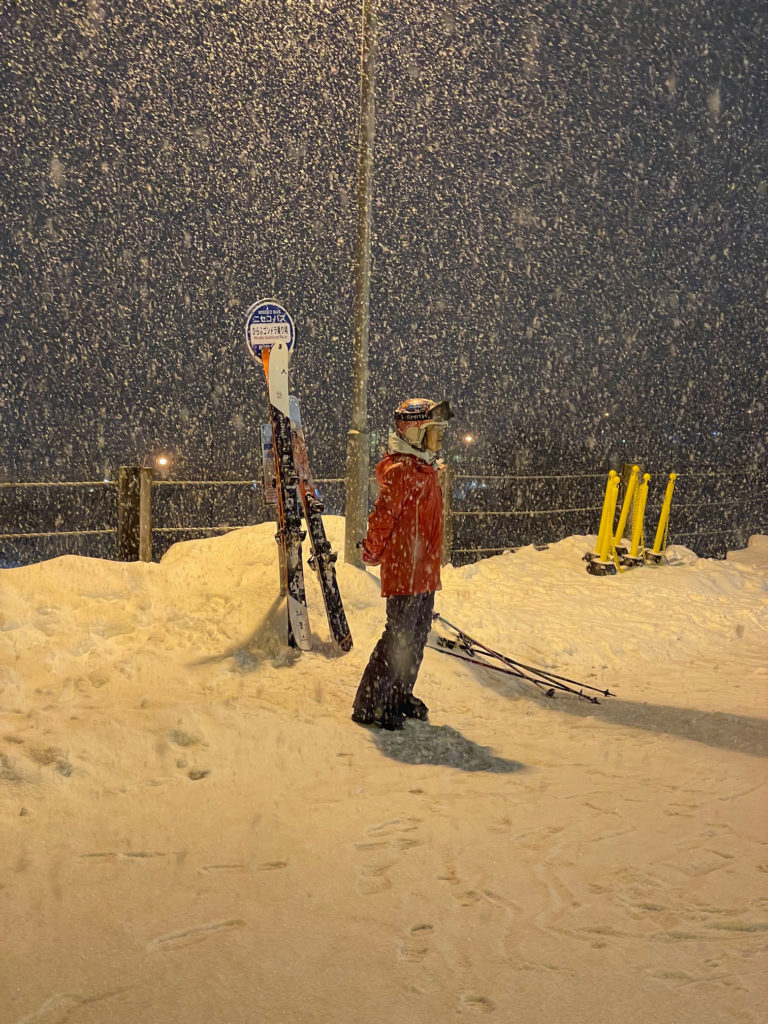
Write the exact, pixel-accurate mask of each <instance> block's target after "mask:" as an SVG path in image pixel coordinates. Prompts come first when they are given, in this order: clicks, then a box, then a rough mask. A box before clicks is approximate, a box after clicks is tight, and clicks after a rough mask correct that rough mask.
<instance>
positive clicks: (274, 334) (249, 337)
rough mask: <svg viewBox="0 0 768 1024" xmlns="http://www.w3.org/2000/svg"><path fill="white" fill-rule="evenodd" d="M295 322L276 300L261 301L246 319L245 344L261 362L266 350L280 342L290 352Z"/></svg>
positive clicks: (256, 303)
mask: <svg viewBox="0 0 768 1024" xmlns="http://www.w3.org/2000/svg"><path fill="white" fill-rule="evenodd" d="M294 337H295V334H294V329H293V320H292V319H291V317H290V315H289V314H288V312H287V311H286V310H285V309H284V308H283V307H282V306H281V305H280V303H279V302H275V301H274V299H260V300H259V301H258V302H254V304H253V305H252V306H251V308H250V309H249V310H248V314H247V316H246V319H245V343H246V345H247V346H248V351H249V352H250V353H251V355H252V356H253V357H254V359H258V360H259V361H261V353H262V351H263V350H264V349H265V348H272V346H273V345H277V344H279V343H280V342H282V343H283V344H285V346H286V348H287V349H288V351H289V352H290V351H291V350H292V349H293V342H294Z"/></svg>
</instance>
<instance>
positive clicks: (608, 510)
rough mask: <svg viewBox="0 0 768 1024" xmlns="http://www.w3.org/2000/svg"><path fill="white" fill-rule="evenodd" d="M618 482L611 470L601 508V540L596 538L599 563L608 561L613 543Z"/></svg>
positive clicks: (615, 474) (617, 477)
mask: <svg viewBox="0 0 768 1024" xmlns="http://www.w3.org/2000/svg"><path fill="white" fill-rule="evenodd" d="M620 482H621V480H620V477H619V474H618V473H614V471H613V470H611V475H610V477H609V478H608V487H607V488H606V491H605V502H606V503H605V505H604V506H603V515H604V516H605V522H604V523H601V526H602V529H603V533H602V538H601V537H598V539H597V557H598V559H599V560H600V561H601V562H607V561H608V554H609V552H610V549H611V546H612V542H613V520H614V517H615V515H616V502H617V501H618V500H619V483H620Z"/></svg>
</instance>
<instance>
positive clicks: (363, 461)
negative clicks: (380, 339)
mask: <svg viewBox="0 0 768 1024" xmlns="http://www.w3.org/2000/svg"><path fill="white" fill-rule="evenodd" d="M362 4H363V8H362V38H361V49H360V65H361V66H360V139H359V144H358V156H357V238H356V244H355V336H354V345H353V351H352V373H353V388H354V393H353V399H352V422H351V425H350V429H349V432H348V433H347V475H346V501H345V520H346V521H345V530H344V561H345V562H349V563H351V564H352V565H358V566H360V565H362V564H363V563H362V559H361V557H360V549H359V548H358V547H357V545H358V542H359V541H360V540H361V539H362V537H363V536H364V535H365V531H366V521H367V518H368V461H369V443H368V438H369V433H370V432H369V428H368V326H369V307H370V294H371V212H372V210H371V207H372V190H373V140H374V132H375V124H376V82H375V76H376V0H362Z"/></svg>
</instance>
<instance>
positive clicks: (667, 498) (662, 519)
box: [652, 473, 677, 555]
mask: <svg viewBox="0 0 768 1024" xmlns="http://www.w3.org/2000/svg"><path fill="white" fill-rule="evenodd" d="M675 480H677V473H670V474H669V483H668V484H667V493H666V494H665V495H664V504H663V505H662V506H661V515H660V516H659V525H658V526H657V527H656V537H655V538H654V541H653V551H652V554H654V555H660V554H661V544H662V541H663V540H664V533H665V531H666V529H667V523H668V522H669V510H670V508H671V506H672V492H673V491H674V489H675Z"/></svg>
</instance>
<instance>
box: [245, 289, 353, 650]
mask: <svg viewBox="0 0 768 1024" xmlns="http://www.w3.org/2000/svg"><path fill="white" fill-rule="evenodd" d="M245 340H246V344H247V346H248V351H249V352H250V353H251V355H252V357H253V359H254V360H255V361H256V362H258V363H260V364H261V365H262V367H263V369H264V375H265V378H266V382H267V390H268V394H269V415H270V425H271V429H272V438H273V450H274V464H275V484H276V491H277V495H276V497H277V534H276V539H277V542H278V548H279V552H280V572H281V578H282V586H283V589H284V591H285V593H286V595H287V605H288V643H289V644H290V645H291V646H293V647H299V648H301V649H302V650H309V649H310V647H311V646H312V640H311V632H310V627H309V613H308V610H307V597H306V589H305V584H304V564H303V561H302V551H301V544H302V541H303V540H304V538H305V537H306V534H305V532H304V530H303V529H302V525H301V517H302V511H303V513H304V516H305V518H306V521H307V527H308V530H309V534H310V543H311V545H312V556H311V557H310V566H311V567H312V568H314V569H315V571H316V572H317V576H318V580H319V583H320V588H321V591H322V595H323V601H324V604H325V608H326V613H327V615H328V622H329V625H330V627H331V632H332V634H333V637H334V640H335V641H336V643H338V645H339V646H340V647H341V649H342V650H344V651H348V650H349V649H350V648H351V646H352V637H351V634H350V631H349V625H348V623H347V619H346V616H345V614H344V607H343V604H342V601H341V595H340V593H339V588H338V584H337V582H336V572H335V568H334V562H335V560H336V555H335V554H334V552H333V551H332V550H331V545H330V542H329V541H328V539H327V538H326V536H325V529H324V527H323V521H322V511H323V504H322V500H321V499H320V495H319V493H318V492H317V488H316V487H315V485H314V481H313V480H312V474H311V471H310V470H309V461H308V456H307V450H306V441H305V440H304V433H303V430H302V428H301V420H300V418H299V413H298V402H296V400H295V399H294V400H293V401H294V409H295V415H296V423H292V415H291V412H292V410H291V397H290V396H289V393H288V363H289V360H290V357H291V352H292V351H293V346H294V342H295V330H294V324H293V320H292V319H291V317H290V315H289V314H288V312H287V311H286V310H285V309H284V308H283V307H282V306H281V305H280V304H279V303H277V302H275V301H274V300H273V299H262V300H261V301H259V302H256V303H254V305H253V306H251V308H250V309H249V310H248V314H247V319H246V326H245ZM297 461H298V462H299V464H300V466H301V472H299V471H297Z"/></svg>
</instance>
